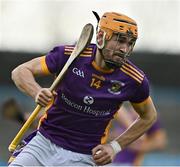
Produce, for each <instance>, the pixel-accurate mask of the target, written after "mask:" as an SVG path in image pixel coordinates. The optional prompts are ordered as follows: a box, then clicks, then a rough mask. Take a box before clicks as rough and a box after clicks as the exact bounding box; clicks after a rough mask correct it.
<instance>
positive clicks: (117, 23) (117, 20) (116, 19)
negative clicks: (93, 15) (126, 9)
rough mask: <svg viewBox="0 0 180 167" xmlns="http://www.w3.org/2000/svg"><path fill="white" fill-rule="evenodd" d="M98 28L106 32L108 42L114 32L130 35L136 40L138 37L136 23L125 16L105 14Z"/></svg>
mask: <svg viewBox="0 0 180 167" xmlns="http://www.w3.org/2000/svg"><path fill="white" fill-rule="evenodd" d="M98 27H99V28H100V29H101V30H104V31H105V32H106V37H105V39H106V40H109V39H110V38H111V37H112V34H113V33H114V32H117V33H123V34H130V35H132V36H133V37H134V38H135V39H137V37H138V31H137V24H136V22H135V21H134V20H133V19H131V18H130V17H128V16H126V15H124V14H120V13H115V12H107V13H104V15H103V16H102V17H101V19H100V21H99V25H98Z"/></svg>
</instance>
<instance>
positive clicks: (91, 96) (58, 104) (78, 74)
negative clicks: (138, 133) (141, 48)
mask: <svg viewBox="0 0 180 167" xmlns="http://www.w3.org/2000/svg"><path fill="white" fill-rule="evenodd" d="M73 49H74V46H58V47H55V48H54V49H53V50H52V51H51V52H49V53H48V54H47V56H46V57H44V58H42V62H44V63H42V69H44V71H45V72H47V71H49V72H50V73H53V74H58V73H59V72H60V71H61V69H62V68H63V66H64V64H65V63H66V61H67V59H68V58H69V55H70V54H71V53H72V51H73ZM95 54H96V45H94V44H91V45H89V47H88V48H86V49H85V50H84V52H83V53H82V54H81V55H80V56H79V57H78V58H76V60H75V61H74V62H73V63H72V64H71V66H70V67H69V69H68V71H67V72H66V74H65V76H64V78H63V80H62V81H61V83H60V84H59V86H58V87H57V90H56V91H57V93H58V95H57V97H56V98H55V100H54V102H53V104H52V105H51V106H50V107H49V108H48V109H47V111H46V116H45V117H44V119H43V120H42V121H41V124H40V127H39V131H40V132H41V133H42V134H43V135H44V136H45V137H47V138H48V139H49V140H51V141H52V142H53V143H55V144H57V145H59V146H61V147H63V148H65V149H68V150H71V151H74V152H79V153H84V154H91V150H92V148H94V147H95V146H97V145H98V144H100V143H104V142H105V140H104V139H105V137H106V131H107V128H108V127H109V126H108V125H109V123H110V121H111V119H112V118H113V115H114V114H115V112H116V111H117V110H118V108H119V106H120V104H121V103H122V102H123V101H131V102H135V103H139V102H142V101H144V100H145V99H147V98H148V96H149V86H148V81H147V79H146V77H145V75H144V73H143V72H142V71H141V70H139V69H138V68H137V67H136V66H135V65H133V64H132V63H131V62H130V61H127V63H125V64H124V65H123V66H122V67H121V68H119V69H115V70H103V69H101V68H100V67H99V66H97V64H96V63H95V61H94V57H95ZM43 59H44V60H43Z"/></svg>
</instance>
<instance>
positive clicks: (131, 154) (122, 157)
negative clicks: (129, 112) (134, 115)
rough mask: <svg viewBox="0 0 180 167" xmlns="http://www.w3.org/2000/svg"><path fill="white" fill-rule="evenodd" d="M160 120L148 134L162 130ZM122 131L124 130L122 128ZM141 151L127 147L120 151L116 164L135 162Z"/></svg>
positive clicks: (115, 160)
mask: <svg viewBox="0 0 180 167" xmlns="http://www.w3.org/2000/svg"><path fill="white" fill-rule="evenodd" d="M160 129H161V126H160V122H159V120H157V121H156V122H155V123H154V124H153V125H152V126H151V128H150V129H149V130H148V131H147V132H146V134H147V136H148V135H151V134H153V133H155V132H156V131H158V130H160ZM121 130H122V131H124V130H125V128H124V130H123V129H121ZM138 155H139V152H137V151H134V150H131V149H130V148H126V149H124V150H122V151H121V152H120V153H118V154H117V155H116V157H115V159H114V161H113V163H115V164H132V165H133V164H134V162H135V161H136V158H138Z"/></svg>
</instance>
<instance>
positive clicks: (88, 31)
mask: <svg viewBox="0 0 180 167" xmlns="http://www.w3.org/2000/svg"><path fill="white" fill-rule="evenodd" d="M92 36H93V26H92V24H90V23H89V24H86V25H85V26H84V28H83V30H82V32H81V35H80V38H79V40H78V41H77V44H76V46H75V48H74V50H73V52H72V54H71V55H70V57H69V59H68V61H67V62H66V64H65V65H64V67H63V69H62V70H61V72H60V73H59V75H58V76H57V78H56V80H55V81H54V82H53V84H52V85H51V87H50V90H51V91H53V90H54V89H55V88H56V86H57V85H58V84H59V83H60V81H61V80H62V78H63V76H64V74H65V73H66V71H67V69H68V67H69V66H70V65H71V64H72V62H73V61H74V60H75V59H76V58H77V57H78V56H79V55H80V54H81V53H82V52H83V50H84V49H85V48H86V47H87V46H88V45H89V44H90V42H91V39H92ZM41 108H42V107H41V106H40V105H37V107H36V108H35V109H34V111H33V112H32V114H31V115H30V117H29V118H28V120H27V121H26V122H25V124H24V125H23V126H22V128H21V129H20V131H19V132H18V133H17V135H16V136H15V138H14V139H13V141H12V142H11V144H10V145H9V148H8V149H9V151H10V152H13V151H14V150H15V149H16V147H17V145H18V144H19V142H20V140H21V138H22V137H23V135H24V133H25V132H26V131H27V130H28V128H29V126H30V125H31V124H32V122H33V121H34V120H35V118H36V116H37V115H38V113H39V112H40V110H41Z"/></svg>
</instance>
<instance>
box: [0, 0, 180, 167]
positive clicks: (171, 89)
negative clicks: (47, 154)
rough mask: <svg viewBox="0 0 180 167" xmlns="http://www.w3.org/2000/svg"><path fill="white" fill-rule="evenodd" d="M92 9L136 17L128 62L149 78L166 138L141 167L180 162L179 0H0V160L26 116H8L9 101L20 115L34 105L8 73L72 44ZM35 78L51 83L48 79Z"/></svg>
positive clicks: (91, 19)
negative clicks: (136, 36)
mask: <svg viewBox="0 0 180 167" xmlns="http://www.w3.org/2000/svg"><path fill="white" fill-rule="evenodd" d="M92 10H94V11H96V12H98V13H99V15H100V16H101V15H102V14H103V13H104V12H106V11H115V12H119V13H124V14H126V15H128V16H130V17H132V18H134V19H135V20H136V21H137V23H138V27H139V39H138V41H137V43H136V46H135V50H134V53H133V55H132V56H131V60H132V61H133V62H134V63H135V64H136V65H137V66H139V67H140V68H141V69H142V70H143V71H144V72H145V73H146V74H147V76H148V78H149V80H150V83H151V96H152V98H153V99H154V103H155V105H156V108H157V111H158V113H159V115H160V120H161V124H162V127H163V128H164V129H165V131H166V133H167V139H168V143H167V146H166V148H165V149H164V150H163V151H161V152H159V151H158V152H151V153H148V154H146V156H145V159H144V162H143V165H169V166H171V165H180V142H179V141H180V131H179V127H180V73H179V68H180V1H178V0H147V1H143V0H31V1H25V0H0V107H1V108H0V164H5V163H6V162H7V159H8V156H9V153H8V145H9V143H10V142H11V140H12V139H13V137H14V136H15V134H16V133H17V132H18V130H19V128H20V127H21V122H23V119H25V118H22V121H21V122H20V123H18V122H16V121H11V120H6V119H5V114H4V113H5V110H8V111H10V114H12V112H13V110H14V109H12V108H11V107H9V106H12V104H13V105H15V108H16V109H17V110H18V111H20V113H21V112H23V113H29V112H32V111H33V109H34V107H35V104H34V101H33V100H32V99H31V98H30V97H28V96H26V95H24V94H23V93H21V92H20V91H19V90H17V88H16V87H15V86H14V84H13V82H12V80H11V71H12V70H13V69H14V68H15V67H16V66H17V65H19V64H21V63H23V62H25V61H28V60H30V59H32V58H35V57H38V56H41V55H45V54H46V53H47V52H48V51H49V50H51V49H52V48H53V47H54V46H56V45H59V44H73V43H74V42H75V41H76V40H77V38H78V37H79V35H80V32H81V29H82V27H83V26H84V25H85V24H86V23H88V22H90V23H92V24H93V25H94V27H96V23H97V22H96V19H95V17H94V16H93V14H92ZM93 42H95V35H94V38H93ZM38 81H39V82H40V84H41V85H43V86H47V87H49V85H50V84H51V83H52V78H45V79H44V78H39V79H38ZM9 101H10V102H9ZM14 103H15V104H14ZM8 107H9V108H8ZM7 108H8V109H7ZM22 115H23V116H21V114H19V115H18V118H21V117H24V114H22ZM6 117H8V116H6Z"/></svg>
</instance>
